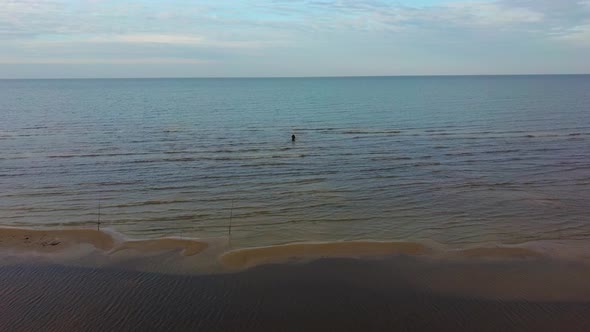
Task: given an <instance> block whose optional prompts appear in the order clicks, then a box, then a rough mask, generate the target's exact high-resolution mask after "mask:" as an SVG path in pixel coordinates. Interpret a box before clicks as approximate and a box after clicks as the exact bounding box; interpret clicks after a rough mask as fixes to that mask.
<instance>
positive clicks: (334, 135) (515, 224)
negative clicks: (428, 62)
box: [0, 76, 590, 246]
mask: <svg viewBox="0 0 590 332" xmlns="http://www.w3.org/2000/svg"><path fill="white" fill-rule="evenodd" d="M0 119H1V120H0V223H1V224H2V225H10V226H27V227H28V226H46V227H47V226H57V225H59V226H61V227H70V226H81V225H94V224H95V222H96V220H97V214H98V206H99V204H100V214H101V216H100V218H101V221H102V223H103V226H105V225H106V226H108V227H112V228H113V229H115V230H118V231H120V232H122V233H124V234H127V235H130V236H132V237H159V236H170V235H172V236H179V235H182V236H191V237H199V238H212V237H223V236H226V234H227V230H228V223H229V221H230V216H231V220H232V241H233V243H237V244H240V245H245V246H250V245H268V244H277V243H285V242H292V241H320V240H353V239H388V240H399V239H409V240H424V239H429V240H434V241H437V242H441V243H445V244H451V245H467V244H473V243H488V242H491V243H520V242H525V241H531V240H541V239H588V238H590V203H589V202H590V164H589V163H590V76H531V77H526V76H521V77H420V78H418V77H416V78H411V77H408V78H318V79H138V80H134V79H129V80H4V81H0ZM291 134H295V135H296V136H297V141H296V142H294V143H292V142H291Z"/></svg>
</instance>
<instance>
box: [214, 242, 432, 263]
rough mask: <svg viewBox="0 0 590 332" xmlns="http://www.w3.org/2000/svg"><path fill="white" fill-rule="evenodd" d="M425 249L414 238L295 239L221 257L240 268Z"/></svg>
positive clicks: (413, 251) (421, 250)
mask: <svg viewBox="0 0 590 332" xmlns="http://www.w3.org/2000/svg"><path fill="white" fill-rule="evenodd" d="M428 251H429V249H428V247H426V246H424V245H422V244H419V243H415V242H377V241H350V242H327V243H296V244H285V245H278V246H272V247H259V248H248V249H241V250H235V251H230V252H227V253H225V254H223V255H222V256H221V258H220V260H221V262H222V264H223V265H224V266H226V267H229V268H236V269H241V268H247V267H251V266H255V265H260V264H264V263H272V262H281V261H285V260H289V259H293V258H295V259H300V258H320V257H367V256H387V255H395V254H407V255H423V254H426V253H428Z"/></svg>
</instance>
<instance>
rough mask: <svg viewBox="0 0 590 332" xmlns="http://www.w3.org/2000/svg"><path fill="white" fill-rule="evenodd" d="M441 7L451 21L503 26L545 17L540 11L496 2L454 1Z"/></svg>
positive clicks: (538, 20) (531, 21)
mask: <svg viewBox="0 0 590 332" xmlns="http://www.w3.org/2000/svg"><path fill="white" fill-rule="evenodd" d="M442 8H443V9H446V11H448V13H447V14H450V15H449V17H448V18H449V20H450V21H451V22H453V23H466V24H477V25H497V26H504V25H507V24H521V23H535V22H540V21H542V20H543V18H544V17H545V15H544V14H543V13H541V12H537V11H534V10H531V9H527V8H520V7H510V6H505V5H502V4H500V3H498V2H454V3H450V4H447V5H445V6H443V7H442ZM443 13H444V11H443Z"/></svg>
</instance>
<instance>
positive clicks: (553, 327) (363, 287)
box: [0, 256, 590, 331]
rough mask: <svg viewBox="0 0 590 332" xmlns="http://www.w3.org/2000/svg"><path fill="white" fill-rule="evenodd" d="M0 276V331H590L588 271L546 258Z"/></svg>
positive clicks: (51, 268)
mask: <svg viewBox="0 0 590 332" xmlns="http://www.w3.org/2000/svg"><path fill="white" fill-rule="evenodd" d="M0 276H1V277H2V280H3V282H2V285H0V297H1V298H2V304H1V310H2V315H1V316H0V330H2V331H31V330H43V331H107V330H111V331H115V330H118V331H121V330H126V331H128V330H137V331H142V330H143V331H145V330H166V331H170V330H174V331H195V330H198V331H302V330H305V331H326V330H328V331H334V330H340V331H368V330H394V331H457V330H462V331H588V329H590V289H589V287H588V286H587V282H586V281H587V280H588V277H589V276H590V271H589V270H588V268H587V267H586V268H583V267H581V266H573V265H571V264H569V265H568V264H561V263H558V262H551V261H539V260H532V261H531V260H528V261H519V262H515V261H513V262H504V263H500V262H495V263H489V262H488V263H481V262H480V263H474V262H472V263H470V264H466V263H461V264H459V263H457V264H449V263H441V262H438V263H436V262H432V261H430V262H429V261H424V260H421V259H418V258H415V257H411V256H396V257H391V258H388V259H350V258H349V259H342V258H338V259H337V258H330V259H320V260H317V261H314V262H310V263H304V264H270V265H261V266H258V267H255V268H252V269H248V270H245V271H242V272H237V273H229V274H227V273H221V274H208V275H193V276H178V275H170V274H159V273H145V272H133V271H125V270H121V269H115V268H100V269H97V268H79V267H67V266H63V265H54V264H50V265H27V264H18V265H12V266H3V267H0ZM482 290H486V291H488V292H489V293H488V294H483V293H481V291H482ZM552 293H555V294H552ZM557 293H560V294H557ZM482 295H485V296H482ZM556 295H559V296H556Z"/></svg>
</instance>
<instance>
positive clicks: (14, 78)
mask: <svg viewBox="0 0 590 332" xmlns="http://www.w3.org/2000/svg"><path fill="white" fill-rule="evenodd" d="M589 75H590V73H576V74H572V73H547V74H414V75H411V74H408V75H326V76H149V77H28V78H27V77H20V78H19V77H5V78H2V77H0V80H2V81H9V80H143V79H145V80H151V79H303V78H390V77H400V78H403V77H408V78H412V77H507V76H521V77H524V76H589Z"/></svg>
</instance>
